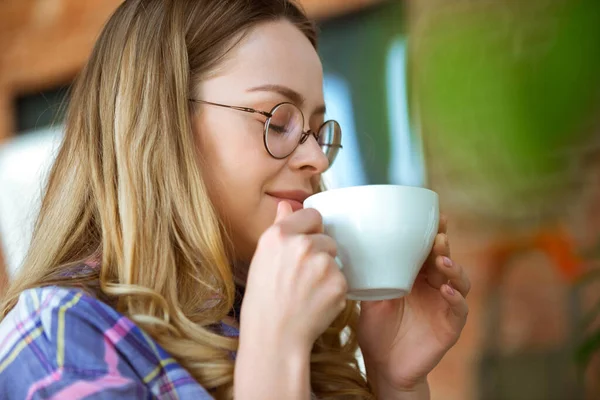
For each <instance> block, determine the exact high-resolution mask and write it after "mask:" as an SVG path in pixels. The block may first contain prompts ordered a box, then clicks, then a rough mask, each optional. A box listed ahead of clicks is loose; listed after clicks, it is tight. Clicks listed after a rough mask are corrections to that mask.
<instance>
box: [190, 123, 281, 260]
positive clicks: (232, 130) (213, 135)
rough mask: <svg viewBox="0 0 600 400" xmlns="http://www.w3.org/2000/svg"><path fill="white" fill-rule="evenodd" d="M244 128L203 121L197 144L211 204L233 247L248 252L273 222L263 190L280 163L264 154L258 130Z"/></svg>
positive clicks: (275, 173)
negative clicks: (248, 248)
mask: <svg viewBox="0 0 600 400" xmlns="http://www.w3.org/2000/svg"><path fill="white" fill-rule="evenodd" d="M243 125H244V124H234V123H233V121H230V123H227V124H225V123H223V122H222V121H210V120H205V123H204V124H203V127H204V128H203V129H199V130H197V132H201V133H200V134H199V137H198V138H197V139H198V140H197V143H198V149H199V152H200V157H201V158H202V160H203V163H202V164H203V165H202V170H203V176H204V179H205V182H206V185H207V189H208V191H209V194H210V197H211V201H212V202H213V204H214V205H215V207H216V208H217V211H218V212H219V215H220V217H221V219H222V220H223V221H225V222H226V226H228V227H229V228H230V230H231V234H232V236H233V240H234V244H235V245H236V246H240V247H245V248H247V247H251V246H254V245H255V244H256V243H255V242H256V241H257V240H258V237H259V236H260V234H262V232H263V231H264V229H266V227H267V226H268V225H270V223H271V222H272V216H271V215H270V214H271V211H272V210H270V208H272V207H271V206H272V204H270V202H269V201H268V200H269V199H268V198H266V197H265V196H264V190H265V188H266V187H267V185H268V183H269V182H270V181H271V180H272V179H273V178H274V177H275V176H276V175H277V173H278V171H279V169H280V165H279V164H281V163H280V162H278V161H277V160H274V159H272V158H271V157H270V156H269V155H268V154H267V153H266V151H265V149H264V146H263V142H262V134H261V132H260V129H259V128H258V127H257V129H256V132H254V131H252V129H249V127H248V126H243ZM208 127H210V129H207V128H208ZM267 220H268V221H267Z"/></svg>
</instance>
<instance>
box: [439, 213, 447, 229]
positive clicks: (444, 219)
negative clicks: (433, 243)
mask: <svg viewBox="0 0 600 400" xmlns="http://www.w3.org/2000/svg"><path fill="white" fill-rule="evenodd" d="M447 232H448V217H446V216H445V215H444V214H440V223H439V225H438V233H447Z"/></svg>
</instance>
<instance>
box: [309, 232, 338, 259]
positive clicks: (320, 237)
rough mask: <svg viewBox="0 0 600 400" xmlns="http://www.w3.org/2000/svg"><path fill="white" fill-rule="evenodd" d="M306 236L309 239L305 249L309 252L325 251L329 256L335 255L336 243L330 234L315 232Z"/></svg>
mask: <svg viewBox="0 0 600 400" xmlns="http://www.w3.org/2000/svg"><path fill="white" fill-rule="evenodd" d="M306 237H307V238H308V239H309V240H310V247H309V248H308V249H307V250H308V252H309V253H311V254H316V253H327V254H329V255H330V256H331V257H335V256H337V243H336V241H335V240H334V239H333V238H332V237H331V236H328V235H325V234H324V233H315V234H312V235H308V236H306Z"/></svg>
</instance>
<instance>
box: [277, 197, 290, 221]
mask: <svg viewBox="0 0 600 400" xmlns="http://www.w3.org/2000/svg"><path fill="white" fill-rule="evenodd" d="M293 213H294V210H292V206H291V205H290V203H288V202H287V201H280V202H279V204H277V215H275V223H278V222H281V221H282V220H283V219H285V218H286V217H288V216H289V215H292V214H293Z"/></svg>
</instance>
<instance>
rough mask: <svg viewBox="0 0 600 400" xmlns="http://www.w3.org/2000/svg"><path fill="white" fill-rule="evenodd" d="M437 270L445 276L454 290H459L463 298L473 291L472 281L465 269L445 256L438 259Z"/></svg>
mask: <svg viewBox="0 0 600 400" xmlns="http://www.w3.org/2000/svg"><path fill="white" fill-rule="evenodd" d="M436 268H437V269H438V270H439V272H440V274H442V275H444V277H445V279H446V282H448V281H449V282H450V284H451V285H452V287H453V288H454V289H456V290H458V291H459V292H460V294H461V295H462V296H463V297H465V298H466V297H467V295H468V294H469V291H470V290H471V281H470V280H469V277H468V276H467V273H466V272H465V270H464V268H462V267H461V266H460V265H459V264H457V263H455V262H454V261H452V259H450V258H448V257H444V256H440V257H438V259H437V260H436Z"/></svg>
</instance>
